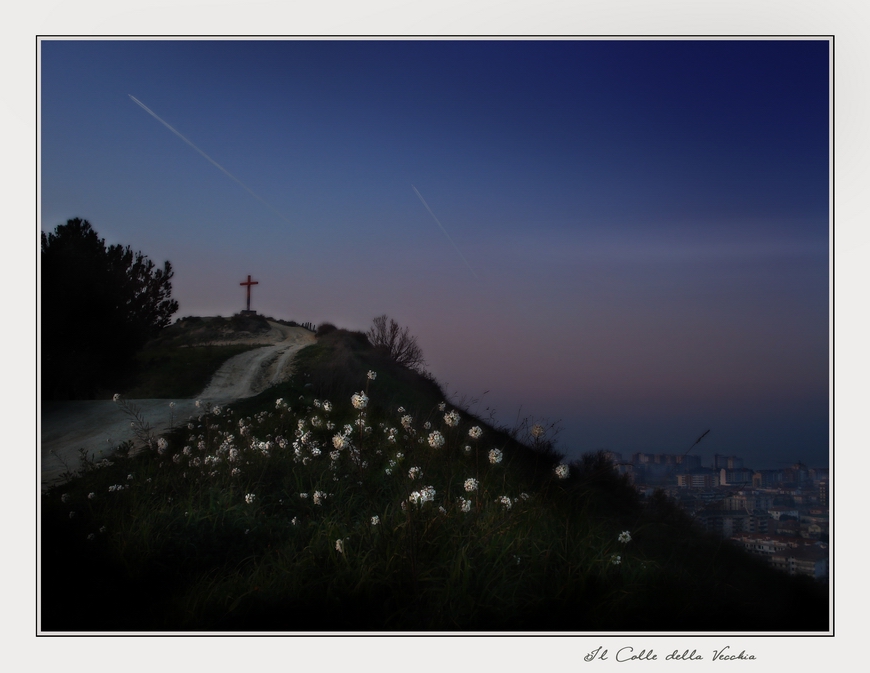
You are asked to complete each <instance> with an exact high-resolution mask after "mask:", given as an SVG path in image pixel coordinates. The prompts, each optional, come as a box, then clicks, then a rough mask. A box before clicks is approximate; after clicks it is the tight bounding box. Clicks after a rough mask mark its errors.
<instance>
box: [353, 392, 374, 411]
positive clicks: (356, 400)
mask: <svg viewBox="0 0 870 673" xmlns="http://www.w3.org/2000/svg"><path fill="white" fill-rule="evenodd" d="M350 401H351V403H352V404H353V406H354V408H355V409H365V408H366V405H367V404H368V403H369V398H368V397H367V396H366V394H365V393H364V392H359V393H354V394H353V395H351V397H350Z"/></svg>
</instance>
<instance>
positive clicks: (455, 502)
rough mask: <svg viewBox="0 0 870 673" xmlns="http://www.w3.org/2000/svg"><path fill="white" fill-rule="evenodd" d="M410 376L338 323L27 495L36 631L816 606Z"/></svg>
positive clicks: (679, 520) (460, 621)
mask: <svg viewBox="0 0 870 673" xmlns="http://www.w3.org/2000/svg"><path fill="white" fill-rule="evenodd" d="M370 367H371V369H369V368H370ZM405 371H406V370H402V369H401V368H397V367H395V366H393V365H391V364H390V363H389V362H387V361H384V360H383V359H380V356H379V355H378V353H377V352H375V351H371V350H369V349H366V347H365V345H364V344H363V343H362V341H361V340H360V339H358V338H357V337H355V336H354V335H353V334H348V333H344V332H343V331H341V330H339V331H337V332H333V333H331V334H330V335H328V336H326V337H324V339H323V340H322V341H321V343H320V344H318V346H316V347H312V348H310V349H307V350H306V351H303V352H302V354H301V356H300V358H299V359H298V362H297V375H296V377H295V378H294V380H293V381H291V382H289V383H286V384H282V385H281V386H278V387H276V388H273V389H271V390H270V391H267V393H264V394H263V395H260V396H259V397H257V398H253V399H251V400H246V401H240V402H239V403H237V404H235V405H233V406H232V407H224V408H217V407H211V406H210V405H208V404H207V403H203V404H202V406H201V408H200V409H199V414H198V415H197V416H196V417H193V418H191V419H188V420H186V422H184V423H182V424H181V426H180V427H179V428H178V429H177V430H176V431H175V432H173V433H171V434H169V435H168V436H166V437H164V438H162V441H161V442H160V444H159V448H157V449H155V450H152V451H146V452H142V453H139V454H137V455H129V454H128V453H126V452H125V451H123V450H122V451H120V452H118V453H117V454H116V455H115V456H114V457H113V458H112V459H111V460H109V461H105V462H103V463H102V464H93V463H87V461H85V465H84V468H85V469H84V471H83V474H82V476H80V477H79V478H77V479H74V480H72V481H70V482H69V483H67V484H65V485H63V486H61V487H58V488H55V489H53V490H51V491H49V492H48V493H47V494H46V495H45V496H44V501H43V539H42V549H43V556H42V562H43V566H42V567H43V594H42V595H43V605H42V617H43V628H45V629H47V630H55V629H64V630H65V629H70V628H73V629H75V628H81V629H86V630H91V629H99V630H102V629H121V630H152V629H157V630H189V631H195V630H246V629H254V630H279V631H313V630H327V631H340V630H349V629H350V630H362V631H370V630H388V631H403V630H414V631H430V630H435V631H468V630H473V631H481V630H484V631H489V630H505V629H506V630H522V631H528V630H532V631H534V630H608V629H611V630H613V629H616V630H631V629H639V628H646V629H648V628H655V629H665V630H680V629H694V628H696V627H698V626H701V627H702V628H722V627H726V626H728V623H729V620H731V619H739V618H740V616H741V615H742V621H741V622H740V623H739V624H734V625H733V626H734V628H740V629H752V628H764V629H766V630H771V629H772V630H777V628H776V627H777V626H780V627H783V628H788V626H789V624H791V622H792V621H794V620H795V615H796V612H795V611H794V610H793V611H791V612H790V613H787V614H784V615H782V616H778V614H777V612H776V610H773V609H771V607H770V605H771V604H770V603H769V601H774V600H776V601H779V602H780V604H781V605H782V604H784V605H792V604H794V603H800V602H801V601H805V602H806V603H807V605H809V606H811V607H812V609H814V610H817V611H818V610H819V609H820V608H819V607H818V606H819V605H821V603H820V602H819V601H820V599H819V595H820V594H819V593H818V592H817V591H815V588H814V587H811V586H804V585H798V584H795V583H793V582H786V581H784V580H785V579H787V578H779V577H774V574H773V573H771V572H769V571H768V569H767V568H765V567H763V566H761V565H759V564H756V563H755V562H754V561H752V560H751V559H749V558H748V557H745V555H742V554H741V553H738V551H737V550H732V549H730V548H725V547H722V546H721V545H720V544H719V543H718V542H716V541H715V540H713V539H712V538H707V537H705V536H702V535H700V534H698V533H695V532H692V531H691V529H690V525H689V523H688V521H687V520H685V518H683V517H681V516H680V515H679V512H678V511H676V510H673V509H669V508H668V507H667V505H666V504H663V503H658V504H657V505H656V506H653V507H647V506H643V505H642V504H641V502H640V501H639V499H638V497H637V495H636V493H635V492H634V490H633V489H631V488H630V487H629V486H628V484H627V483H626V482H625V481H624V480H622V479H621V478H619V477H618V476H616V475H615V474H614V472H613V470H612V466H610V465H609V463H607V461H606V460H605V459H604V458H603V456H601V455H597V456H587V457H586V458H584V460H582V461H579V462H575V463H573V464H571V465H570V466H564V467H561V468H559V466H560V465H562V463H561V461H560V457H559V455H558V454H556V453H555V452H554V451H553V449H552V446H551V445H550V444H548V443H547V442H546V437H541V436H540V435H538V436H536V437H535V440H536V442H532V443H529V444H522V443H520V442H518V441H517V440H516V439H514V438H512V437H511V435H510V433H506V432H504V431H502V430H500V429H498V428H494V427H492V426H491V425H488V424H486V423H484V422H482V421H481V420H480V419H478V418H475V417H473V416H471V415H470V414H469V413H468V412H467V411H465V410H463V409H456V408H454V407H452V406H451V405H450V404H448V403H447V402H446V401H445V400H444V399H443V393H442V392H441V390H440V388H439V387H438V386H437V384H436V383H435V382H434V381H432V380H431V379H426V378H420V377H419V376H418V377H417V378H416V379H413V380H412V379H410V378H408V375H407V374H406V373H405ZM369 372H371V373H369ZM349 391H352V392H349ZM323 392H327V393H329V395H330V396H329V397H324V396H323ZM352 396H355V397H353V398H352ZM403 397H404V398H405V399H406V400H407V401H406V402H404V403H403V402H402V399H403ZM363 398H365V400H364V399H363ZM535 443H537V446H534V445H533V444H535ZM122 448H128V447H122ZM499 456H500V457H499ZM412 468H414V469H412ZM557 468H559V469H558V470H557ZM626 533H627V535H626ZM64 570H66V572H67V573H72V575H70V574H67V575H66V580H67V581H66V583H64V581H63V580H62V577H63V573H64ZM96 579H99V583H97V584H88V582H89V580H96ZM85 586H87V587H89V589H85V588H84V587H85ZM97 587H100V588H97ZM735 590H736V591H737V594H735ZM688 596H691V597H692V598H691V599H689V598H687V597H688ZM699 597H700V598H699ZM119 598H120V600H119ZM77 602H78V603H79V604H80V605H79V608H78V610H77V611H70V609H69V605H70V604H73V605H76V603H77ZM747 607H748V608H750V609H747ZM752 608H754V610H753V609H752ZM804 614H807V618H806V619H802V620H799V621H800V623H801V624H802V625H805V626H806V625H810V624H816V625H821V624H822V623H823V622H824V623H825V624H826V623H827V621H826V614H825V615H823V616H820V615H812V614H811V613H804ZM814 617H824V619H821V618H819V619H815V621H813V618H814ZM820 628H824V627H822V626H820Z"/></svg>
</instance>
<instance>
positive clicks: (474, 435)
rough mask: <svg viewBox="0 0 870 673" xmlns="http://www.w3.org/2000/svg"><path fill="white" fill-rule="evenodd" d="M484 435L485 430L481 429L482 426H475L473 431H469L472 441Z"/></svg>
mask: <svg viewBox="0 0 870 673" xmlns="http://www.w3.org/2000/svg"><path fill="white" fill-rule="evenodd" d="M482 434H483V430H481V429H480V426H478V425H475V426H474V427H473V428H471V430H469V431H468V436H469V437H471V438H472V439H480V436H481V435H482Z"/></svg>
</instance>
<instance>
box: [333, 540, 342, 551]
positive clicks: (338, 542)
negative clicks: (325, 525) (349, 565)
mask: <svg viewBox="0 0 870 673" xmlns="http://www.w3.org/2000/svg"><path fill="white" fill-rule="evenodd" d="M335 551H337V552H338V553H339V554H344V540H336V541H335Z"/></svg>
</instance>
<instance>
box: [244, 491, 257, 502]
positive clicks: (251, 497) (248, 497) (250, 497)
mask: <svg viewBox="0 0 870 673" xmlns="http://www.w3.org/2000/svg"><path fill="white" fill-rule="evenodd" d="M256 499H257V496H256V495H254V494H253V493H248V494H247V495H246V496H245V502H246V503H247V504H249V505H250V504H251V503H253V502H254V500H256Z"/></svg>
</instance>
